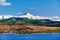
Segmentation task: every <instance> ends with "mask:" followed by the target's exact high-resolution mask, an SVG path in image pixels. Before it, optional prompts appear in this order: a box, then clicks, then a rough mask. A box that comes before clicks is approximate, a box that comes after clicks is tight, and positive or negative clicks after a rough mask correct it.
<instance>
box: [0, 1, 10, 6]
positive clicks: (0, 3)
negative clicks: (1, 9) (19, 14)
mask: <svg viewBox="0 0 60 40" xmlns="http://www.w3.org/2000/svg"><path fill="white" fill-rule="evenodd" d="M0 5H2V6H10V5H11V3H9V2H6V0H0Z"/></svg>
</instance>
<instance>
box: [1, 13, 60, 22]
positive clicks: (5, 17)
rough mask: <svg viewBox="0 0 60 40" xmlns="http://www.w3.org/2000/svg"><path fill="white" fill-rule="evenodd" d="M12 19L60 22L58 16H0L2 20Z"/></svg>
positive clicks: (27, 14)
mask: <svg viewBox="0 0 60 40" xmlns="http://www.w3.org/2000/svg"><path fill="white" fill-rule="evenodd" d="M11 17H20V18H21V17H22V18H24V17H26V18H29V19H50V20H52V21H60V17H57V16H53V17H44V16H34V15H32V14H31V13H26V15H21V16H12V15H0V19H8V18H11Z"/></svg>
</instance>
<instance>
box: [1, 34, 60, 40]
mask: <svg viewBox="0 0 60 40" xmlns="http://www.w3.org/2000/svg"><path fill="white" fill-rule="evenodd" d="M0 40H60V34H0Z"/></svg>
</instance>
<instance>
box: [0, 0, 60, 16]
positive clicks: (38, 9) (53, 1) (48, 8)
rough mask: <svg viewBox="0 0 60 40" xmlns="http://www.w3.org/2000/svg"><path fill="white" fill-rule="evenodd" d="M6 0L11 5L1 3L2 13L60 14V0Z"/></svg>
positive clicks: (0, 11)
mask: <svg viewBox="0 0 60 40" xmlns="http://www.w3.org/2000/svg"><path fill="white" fill-rule="evenodd" d="M6 2H9V3H11V5H10V6H9V5H0V15H22V14H25V12H30V13H31V14H33V15H39V16H60V0H6ZM18 13H21V14H18Z"/></svg>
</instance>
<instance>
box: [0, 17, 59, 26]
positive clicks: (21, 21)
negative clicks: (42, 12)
mask: <svg viewBox="0 0 60 40" xmlns="http://www.w3.org/2000/svg"><path fill="white" fill-rule="evenodd" d="M0 24H7V25H35V26H60V21H52V20H49V19H29V18H24V17H23V18H19V17H11V18H8V19H1V20H0Z"/></svg>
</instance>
